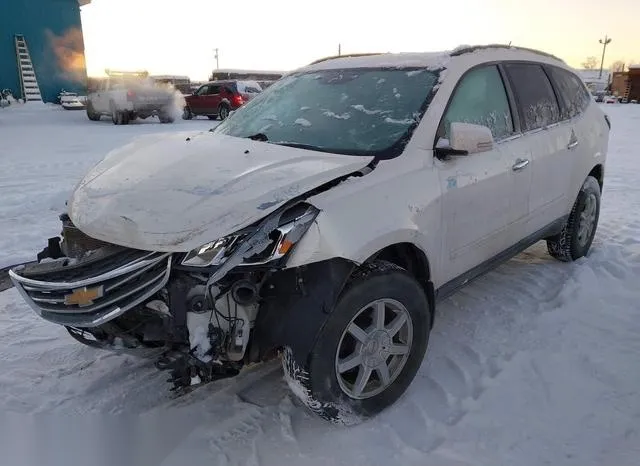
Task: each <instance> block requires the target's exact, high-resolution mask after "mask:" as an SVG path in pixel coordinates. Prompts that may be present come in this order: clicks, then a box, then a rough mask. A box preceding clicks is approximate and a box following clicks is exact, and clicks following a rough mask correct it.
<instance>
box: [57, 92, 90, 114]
mask: <svg viewBox="0 0 640 466" xmlns="http://www.w3.org/2000/svg"><path fill="white" fill-rule="evenodd" d="M86 99H87V98H86V97H85V96H79V95H78V94H77V93H75V92H69V91H65V90H64V89H63V90H62V91H61V92H60V93H59V94H58V99H57V100H58V103H59V104H60V105H61V106H62V108H64V109H65V110H84V108H85V107H86V105H85V102H86Z"/></svg>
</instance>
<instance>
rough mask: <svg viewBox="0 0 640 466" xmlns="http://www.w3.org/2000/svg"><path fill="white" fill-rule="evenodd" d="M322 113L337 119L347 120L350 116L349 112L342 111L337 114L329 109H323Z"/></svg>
mask: <svg viewBox="0 0 640 466" xmlns="http://www.w3.org/2000/svg"><path fill="white" fill-rule="evenodd" d="M322 114H323V115H324V116H327V117H331V118H337V119H338V120H348V119H349V118H351V114H350V113H342V114H340V115H338V114H337V113H334V112H331V111H329V110H325V111H324V112H323V113H322Z"/></svg>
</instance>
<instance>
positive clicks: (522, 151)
mask: <svg viewBox="0 0 640 466" xmlns="http://www.w3.org/2000/svg"><path fill="white" fill-rule="evenodd" d="M511 106H512V104H511V102H510V99H509V97H508V94H507V90H506V88H505V85H504V81H503V77H502V74H501V72H500V70H499V68H498V66H496V65H483V66H481V67H477V68H474V69H472V70H470V71H468V72H467V73H466V74H465V75H464V76H463V77H462V78H461V80H460V82H459V83H458V85H457V87H456V89H455V90H454V92H453V94H452V97H451V99H450V101H449V104H448V106H447V109H446V110H445V113H444V116H443V118H442V121H441V125H440V129H439V136H440V137H441V138H444V139H448V137H449V127H450V124H451V123H453V122H461V123H472V124H478V125H483V126H487V127H489V129H491V133H492V135H493V138H494V145H493V148H492V149H491V150H490V151H487V152H481V153H476V154H472V155H469V156H460V157H451V158H449V159H447V160H444V161H440V162H437V163H436V166H437V167H438V171H439V177H440V184H441V189H442V193H443V194H442V203H443V204H442V217H443V218H442V221H443V227H444V228H443V233H444V234H443V247H442V254H443V257H441V263H442V264H446V266H445V267H443V271H444V276H443V277H442V278H443V281H444V282H447V281H449V280H452V279H454V278H456V277H458V276H460V275H462V274H463V273H465V272H467V271H468V270H470V269H472V268H473V267H475V266H478V265H480V264H482V263H483V262H485V261H488V260H489V259H491V258H492V257H494V256H496V255H497V254H499V253H500V252H502V251H504V250H505V249H507V248H509V246H511V245H512V244H513V243H515V242H516V241H517V239H518V238H516V237H515V236H514V231H513V229H514V225H515V224H516V223H517V221H518V220H519V219H522V218H526V216H527V214H528V204H529V189H530V181H531V179H530V171H529V170H528V168H529V167H528V166H527V164H524V166H523V169H522V170H514V169H513V167H514V165H516V164H518V163H520V162H519V161H520V160H526V159H527V157H528V154H527V152H526V148H525V147H524V146H523V145H522V143H521V141H520V138H519V137H518V127H517V124H514V114H513V112H512V109H511Z"/></svg>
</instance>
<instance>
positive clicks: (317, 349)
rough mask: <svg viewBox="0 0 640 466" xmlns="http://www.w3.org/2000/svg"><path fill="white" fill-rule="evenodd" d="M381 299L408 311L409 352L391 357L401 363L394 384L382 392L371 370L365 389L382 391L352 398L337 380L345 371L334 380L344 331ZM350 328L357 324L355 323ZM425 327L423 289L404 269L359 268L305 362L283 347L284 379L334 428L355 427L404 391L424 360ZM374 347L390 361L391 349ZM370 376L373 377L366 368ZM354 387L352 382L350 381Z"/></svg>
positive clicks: (427, 317)
mask: <svg viewBox="0 0 640 466" xmlns="http://www.w3.org/2000/svg"><path fill="white" fill-rule="evenodd" d="M381 299H387V300H393V301H395V302H398V303H400V304H401V305H402V306H404V309H405V310H406V311H407V312H406V313H405V316H408V317H410V321H411V322H410V323H411V324H412V330H413V331H412V337H409V338H410V339H411V344H410V345H407V346H409V349H408V352H407V353H406V354H407V356H406V358H405V357H404V356H395V357H399V358H401V359H403V360H404V362H403V363H401V364H398V372H397V375H396V376H395V379H394V378H393V375H392V377H391V378H390V382H389V385H388V386H386V388H382V383H381V380H382V379H381V378H380V376H379V375H378V374H379V373H378V372H377V369H373V370H374V371H375V372H374V373H375V374H376V377H375V378H369V379H368V381H369V382H368V384H367V386H370V385H369V384H373V385H372V386H373V387H374V388H375V386H376V385H379V386H380V387H379V388H378V390H382V391H380V392H378V393H374V392H375V390H374V391H373V392H372V394H371V395H370V396H368V397H364V398H362V397H360V398H356V397H353V396H352V395H350V394H348V393H347V391H345V389H344V388H343V387H344V386H345V378H343V377H342V375H344V374H349V370H347V371H346V372H343V373H342V375H341V376H340V379H341V380H340V381H339V380H338V377H339V376H338V365H339V364H338V361H339V357H344V356H340V355H341V354H342V353H341V350H342V349H343V346H342V345H343V341H346V340H345V337H346V335H351V334H350V333H347V327H348V326H350V325H351V324H352V320H353V319H356V317H358V316H359V315H360V316H363V315H364V313H363V314H360V312H361V310H362V309H363V308H367V305H368V304H369V303H373V302H375V301H376V300H381ZM372 308H373V306H372ZM383 314H384V315H386V316H387V318H388V317H389V316H390V315H391V316H393V314H389V312H388V311H385V313H383ZM396 316H397V315H396ZM359 318H360V317H358V319H359ZM373 318H374V317H373V315H372V319H373ZM407 320H408V319H407ZM392 321H393V319H390V320H389V323H387V321H386V320H385V321H384V322H385V324H384V326H385V331H386V329H387V328H388V326H389V325H391V322H392ZM353 323H357V325H361V324H360V323H358V320H357V319H356V320H354V321H353ZM372 325H374V321H373V320H371V321H370V325H369V328H367V331H371V330H370V329H371V328H373V327H372ZM430 326H431V310H430V309H429V302H428V300H427V297H426V295H425V292H424V289H423V288H422V286H420V284H419V283H418V282H417V281H416V280H415V279H414V278H413V277H412V276H411V275H410V274H409V273H408V272H407V271H406V270H404V269H402V268H400V267H398V266H396V265H395V264H392V263H390V262H385V261H375V262H373V263H370V264H365V265H363V266H362V267H361V268H360V269H358V271H357V272H356V273H355V274H354V275H353V277H352V278H351V279H350V281H349V283H348V284H347V285H346V287H345V290H344V291H343V293H342V294H341V296H340V298H339V300H338V302H337V304H336V306H335V308H334V309H333V311H332V313H331V315H330V316H329V318H328V319H327V321H326V323H325V325H324V326H323V328H322V330H321V331H320V333H319V335H318V337H317V339H316V341H315V344H314V347H313V350H312V351H311V353H310V354H309V355H308V357H307V355H298V354H294V352H293V350H291V349H290V348H285V351H284V355H283V358H282V365H283V369H284V372H285V378H286V379H287V382H288V383H289V387H290V388H291V390H292V392H293V393H294V394H295V395H296V396H297V397H298V398H299V399H300V401H302V402H303V404H305V405H306V407H307V408H308V409H310V410H311V411H312V412H313V413H315V414H316V415H318V416H320V417H321V418H323V419H326V420H328V421H330V422H332V423H334V424H340V425H353V424H357V423H359V422H362V421H364V420H366V419H367V418H370V417H372V416H374V415H376V414H378V413H379V412H381V411H382V410H384V409H385V408H387V407H388V406H390V405H392V404H393V403H394V402H395V401H396V400H397V399H398V398H400V396H401V395H402V394H403V393H404V392H405V390H406V389H407V387H408V386H409V385H410V383H411V381H412V380H413V379H414V377H415V375H416V373H417V371H418V369H419V367H420V365H421V363H422V360H423V358H424V355H425V352H426V349H427V344H428V341H429V332H430ZM377 328H380V327H377ZM373 332H375V330H373ZM391 337H392V340H390V341H388V342H387V344H390V345H393V344H394V342H393V338H395V337H393V335H392V336H391ZM354 341H355V339H354ZM376 346H377V347H378V348H382V349H383V350H384V351H385V353H381V354H384V355H386V356H382V359H380V361H385V360H386V361H387V362H389V361H392V362H393V361H394V359H393V358H394V356H391V355H389V354H387V352H386V351H387V348H391V346H385V343H382V344H380V345H376ZM360 348H361V349H360V350H358V347H357V346H356V347H355V349H354V350H353V354H356V353H358V352H359V356H358V357H359V358H362V360H363V361H364V357H365V356H364V355H365V353H366V351H367V348H369V349H371V348H372V347H371V345H369V344H368V343H366V344H364V343H363V344H362V345H361V346H360ZM374 352H375V349H374ZM343 361H344V359H343ZM365 365H366V364H364V363H362V365H359V366H356V367H354V368H353V369H351V371H353V372H352V375H349V377H352V378H354V380H357V377H358V376H359V375H360V371H362V370H363V369H364V368H365ZM385 366H386V363H385ZM369 367H371V366H369ZM369 371H370V373H371V374H372V377H373V373H372V372H371V369H369ZM394 372H395V371H394ZM388 374H389V372H388ZM353 386H355V382H353ZM347 388H348V387H347ZM361 393H362V392H361Z"/></svg>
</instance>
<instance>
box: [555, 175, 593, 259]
mask: <svg viewBox="0 0 640 466" xmlns="http://www.w3.org/2000/svg"><path fill="white" fill-rule="evenodd" d="M600 195H601V193H600V185H599V184H598V180H596V179H595V178H594V177H593V176H588V177H587V179H586V180H585V182H584V184H583V185H582V187H581V188H580V192H579V193H578V197H577V198H576V201H575V203H574V204H573V209H571V214H569V218H568V219H567V222H566V223H565V224H564V226H563V227H562V231H561V232H560V233H559V234H558V235H555V236H553V237H551V238H547V250H548V251H549V254H550V255H551V256H552V257H554V258H555V259H558V260H560V261H563V262H571V261H575V260H577V259H580V258H581V257H583V256H586V255H587V253H588V252H589V249H590V248H591V243H592V242H593V238H594V237H595V234H596V229H597V227H598V219H599V218H600ZM592 203H595V204H594V205H593V208H594V209H595V211H594V212H593V216H591V215H589V212H590V211H591V207H590V206H591V205H592ZM583 218H592V222H593V224H592V226H591V228H590V229H589V230H588V231H587V230H584V229H581V225H582V223H583V222H585V221H586V220H584V219H583Z"/></svg>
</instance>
